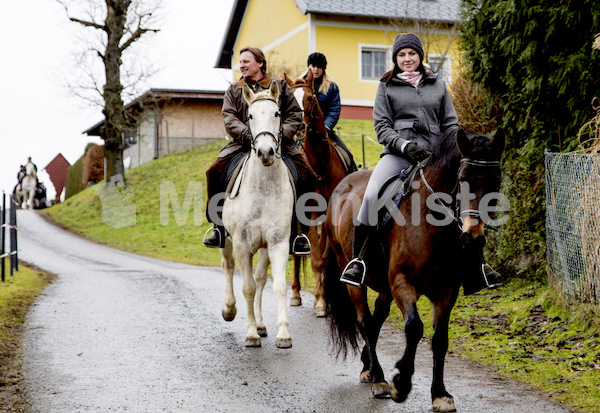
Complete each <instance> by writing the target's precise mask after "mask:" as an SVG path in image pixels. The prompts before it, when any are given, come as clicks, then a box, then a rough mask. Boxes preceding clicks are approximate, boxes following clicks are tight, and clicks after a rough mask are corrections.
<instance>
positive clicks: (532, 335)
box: [45, 120, 600, 412]
mask: <svg viewBox="0 0 600 413" xmlns="http://www.w3.org/2000/svg"><path fill="white" fill-rule="evenodd" d="M340 126H341V129H340V130H339V133H340V135H341V137H342V139H343V140H344V141H345V142H346V143H347V145H348V146H349V148H350V149H351V151H352V152H353V154H354V156H355V159H356V161H357V163H359V164H362V158H363V156H362V146H363V145H362V135H363V134H364V135H366V136H368V137H370V138H371V139H373V140H374V137H375V134H374V132H373V127H372V123H371V122H370V121H347V120H343V121H341V122H340ZM224 143H225V142H224V141H222V142H216V143H214V144H211V145H207V146H203V147H199V148H196V149H194V150H192V151H188V152H185V153H181V154H174V155H170V156H166V157H164V158H161V159H157V160H155V161H153V162H150V163H148V164H145V165H141V166H139V167H137V168H135V169H133V170H131V171H129V172H128V174H127V184H128V185H130V186H131V187H132V188H133V189H134V195H133V197H131V198H130V201H131V202H133V203H135V205H136V225H134V226H131V227H127V228H121V229H114V228H112V227H110V226H108V225H105V224H103V223H102V204H101V202H100V200H99V198H98V196H97V195H96V192H95V191H94V188H89V189H86V190H85V191H83V192H81V193H79V194H77V195H75V196H74V197H72V198H69V199H68V200H67V201H66V202H64V203H62V204H59V205H56V206H54V207H52V208H50V209H48V210H45V211H46V212H45V213H47V214H49V216H51V217H52V218H53V219H54V220H55V221H57V222H59V223H60V224H63V225H65V226H67V227H69V228H71V229H73V230H74V231H76V232H78V233H80V234H82V235H84V236H86V237H88V238H90V239H93V240H96V241H98V242H101V243H104V244H107V245H110V246H113V247H116V248H121V249H124V250H128V251H131V252H135V253H138V254H142V255H147V256H152V257H157V258H162V259H167V260H174V261H182V262H187V263H193V264H197V265H206V266H219V265H220V254H219V252H218V250H214V249H207V248H204V247H203V246H202V236H203V234H204V232H205V231H206V229H208V227H209V225H210V224H209V223H208V222H207V221H206V219H205V217H204V207H205V201H206V194H205V184H206V177H205V171H206V169H207V168H208V166H209V165H210V164H211V163H212V162H213V160H214V159H215V158H216V156H217V154H218V152H219V150H220V148H221V147H222V146H223V145H224ZM364 147H365V159H366V164H367V166H368V167H369V168H370V169H372V168H374V167H375V165H376V164H377V161H378V160H379V154H380V152H381V149H382V148H381V146H380V145H378V144H376V143H374V142H372V141H370V140H368V139H365V144H364ZM193 181H196V182H199V183H200V184H201V185H202V189H201V191H199V192H200V193H198V196H199V197H200V198H201V200H200V203H199V204H197V206H198V208H201V209H202V210H201V211H200V213H199V214H198V216H199V217H200V220H201V222H196V223H195V222H194V213H195V209H194V207H193V205H192V206H191V208H190V210H189V214H188V215H187V216H184V217H183V218H184V221H185V218H187V220H186V221H185V223H182V222H180V223H179V224H178V223H177V222H176V220H175V216H174V214H173V210H172V208H169V214H168V216H169V220H168V223H167V224H166V225H163V224H165V222H164V219H163V222H162V223H161V217H160V185H161V182H163V184H164V183H169V182H172V183H173V185H174V187H175V191H176V193H177V196H178V198H179V200H178V203H179V204H183V199H184V197H185V195H186V191H188V184H189V183H190V182H193ZM101 187H102V184H99V186H97V187H96V189H98V188H101ZM188 192H191V190H190V191H188ZM488 248H489V247H488ZM291 274H292V266H291V264H290V265H289V266H288V281H291ZM302 282H303V288H304V289H305V290H307V291H312V290H313V289H314V280H313V276H312V272H311V271H310V266H308V268H307V271H306V273H305V274H304V276H303V277H302ZM559 295H560V294H559V293H557V292H556V291H554V290H552V289H550V288H549V287H547V286H546V285H543V284H527V283H524V282H516V281H515V282H511V283H509V284H508V285H506V286H504V287H501V288H500V289H498V290H496V291H494V292H493V293H480V294H476V295H474V296H471V297H463V296H462V295H461V296H460V297H459V300H458V302H457V305H456V307H455V309H454V311H453V314H452V320H451V327H450V351H451V352H453V353H455V354H458V355H460V356H462V357H466V358H469V359H472V360H476V361H479V362H481V363H484V364H487V365H490V366H495V367H496V369H497V371H498V373H499V374H501V375H503V376H506V377H511V378H515V379H518V380H522V381H523V382H525V383H528V384H529V385H531V386H533V387H534V388H536V389H539V390H540V391H541V392H544V393H546V394H548V395H550V396H551V397H552V398H553V399H555V400H557V401H561V402H564V403H567V404H568V405H570V406H572V407H574V408H576V409H579V410H581V411H585V412H595V411H597V406H599V405H600V390H599V383H600V366H599V364H600V344H599V342H600V339H599V333H600V321H599V320H600V309H598V307H591V306H585V305H575V304H573V305H571V306H565V305H564V303H561V302H560V300H558V299H557V298H556V297H557V296H559ZM371 299H373V297H371ZM392 308H393V309H392V313H391V314H390V317H389V322H390V323H392V324H393V325H396V326H398V327H399V328H401V327H402V316H401V314H400V312H399V310H398V309H397V308H396V307H395V306H392ZM419 309H420V311H421V313H422V319H423V322H424V324H425V325H426V330H425V335H426V337H431V334H432V331H431V327H430V324H431V322H430V320H431V306H430V305H429V304H428V302H427V300H426V299H422V300H421V301H420V302H419ZM426 340H427V338H426ZM450 390H451V389H450Z"/></svg>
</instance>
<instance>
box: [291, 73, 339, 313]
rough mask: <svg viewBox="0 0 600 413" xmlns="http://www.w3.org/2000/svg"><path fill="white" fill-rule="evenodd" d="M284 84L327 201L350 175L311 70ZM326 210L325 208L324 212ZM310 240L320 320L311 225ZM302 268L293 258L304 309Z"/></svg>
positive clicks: (296, 294) (316, 246)
mask: <svg viewBox="0 0 600 413" xmlns="http://www.w3.org/2000/svg"><path fill="white" fill-rule="evenodd" d="M284 78H285V80H286V81H287V82H288V84H289V85H290V86H291V88H292V90H293V91H294V95H295V96H296V100H297V101H298V104H299V105H300V107H301V108H302V110H303V119H302V120H303V123H304V125H305V127H304V129H302V130H301V131H300V132H299V136H298V137H299V138H300V139H301V140H302V141H303V146H304V152H305V154H306V158H307V160H308V163H309V165H310V166H311V167H312V168H313V170H314V172H315V174H316V175H317V178H318V181H317V189H316V193H317V194H319V195H321V196H322V198H324V199H325V201H328V200H329V198H330V197H331V193H332V192H333V190H334V189H335V187H336V186H337V184H338V183H339V182H340V181H341V180H342V178H344V177H345V176H346V175H347V174H348V172H347V171H346V169H345V168H344V165H343V163H342V161H341V160H340V158H339V156H338V154H337V152H336V150H335V147H334V145H333V143H332V142H331V140H330V139H329V137H328V134H327V128H325V118H324V116H323V112H322V111H321V107H320V106H319V101H318V100H317V96H316V95H315V93H314V91H313V74H312V72H311V71H310V70H309V71H308V75H307V76H306V79H302V78H301V79H296V80H295V81H292V80H291V79H290V78H289V77H288V76H287V75H285V74H284ZM324 210H325V208H324V206H323V212H324ZM319 215H321V216H322V215H323V213H319V212H312V213H311V217H310V219H311V220H313V222H317V219H318V217H319ZM307 236H308V239H309V240H310V244H311V252H310V262H311V267H312V270H313V273H314V275H315V283H316V287H315V304H314V308H315V312H316V313H317V316H318V317H324V316H325V315H326V309H325V307H326V305H325V298H324V294H323V284H322V274H323V270H324V265H323V258H322V256H321V249H320V240H319V239H320V234H319V229H318V226H316V225H311V226H310V227H309V230H308V234H307ZM300 267H301V257H299V256H296V255H295V256H294V279H293V281H292V297H291V299H290V304H291V305H301V304H302V299H301V297H300V289H301V285H300Z"/></svg>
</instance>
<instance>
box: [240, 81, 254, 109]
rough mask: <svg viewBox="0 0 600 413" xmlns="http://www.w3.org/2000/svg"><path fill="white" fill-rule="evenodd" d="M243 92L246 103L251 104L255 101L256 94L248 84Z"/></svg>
mask: <svg viewBox="0 0 600 413" xmlns="http://www.w3.org/2000/svg"><path fill="white" fill-rule="evenodd" d="M242 91H243V94H244V99H246V102H247V103H248V104H250V103H251V102H252V101H253V100H254V92H253V91H252V89H250V87H249V86H248V85H246V84H244V87H243V89H242Z"/></svg>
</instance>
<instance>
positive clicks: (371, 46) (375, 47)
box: [358, 43, 393, 83]
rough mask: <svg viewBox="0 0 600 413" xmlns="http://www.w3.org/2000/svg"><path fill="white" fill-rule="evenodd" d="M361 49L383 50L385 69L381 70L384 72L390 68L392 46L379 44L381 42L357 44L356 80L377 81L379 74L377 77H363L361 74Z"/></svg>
mask: <svg viewBox="0 0 600 413" xmlns="http://www.w3.org/2000/svg"><path fill="white" fill-rule="evenodd" d="M363 51H375V52H385V61H386V69H385V71H384V72H383V73H385V72H386V71H388V70H390V69H391V68H392V66H393V65H392V63H391V60H390V59H391V54H392V47H391V46H385V45H381V44H362V43H361V44H359V45H358V81H359V82H366V83H379V78H380V77H381V76H378V77H377V78H365V77H364V76H363V70H362V67H363V65H362V53H363ZM383 73H382V74H383Z"/></svg>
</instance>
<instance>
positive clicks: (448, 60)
mask: <svg viewBox="0 0 600 413" xmlns="http://www.w3.org/2000/svg"><path fill="white" fill-rule="evenodd" d="M442 57H443V58H444V64H443V65H442V73H443V77H442V80H443V81H444V83H446V84H447V85H449V84H450V83H452V56H450V55H449V54H448V55H446V56H444V55H441V54H438V53H429V54H428V55H427V63H429V65H430V66H431V62H432V61H441V60H442Z"/></svg>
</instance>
